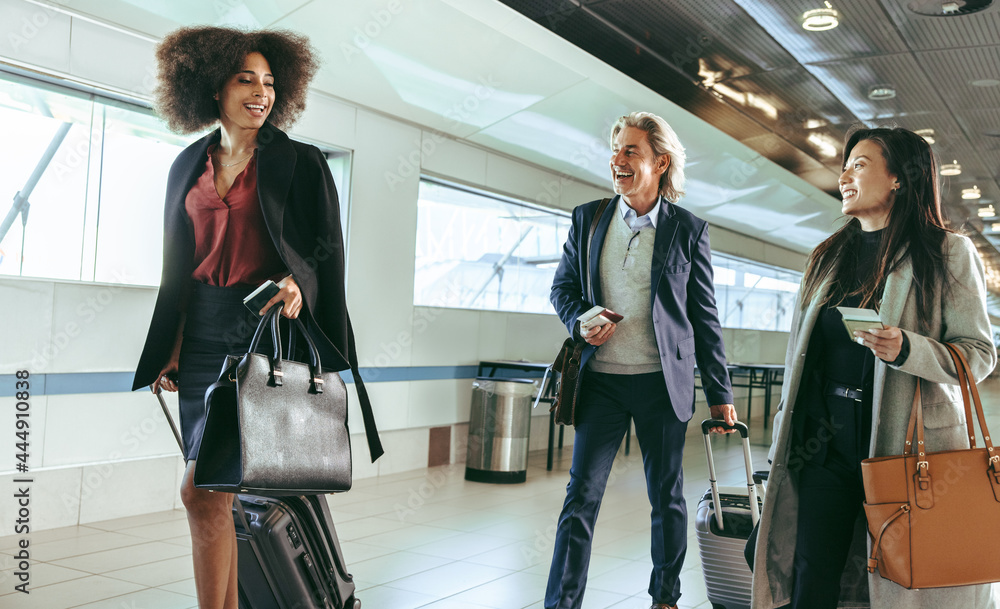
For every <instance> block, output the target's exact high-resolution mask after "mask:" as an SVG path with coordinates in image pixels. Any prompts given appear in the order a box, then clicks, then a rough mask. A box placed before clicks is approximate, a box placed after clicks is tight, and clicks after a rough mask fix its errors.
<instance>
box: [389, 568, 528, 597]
mask: <svg viewBox="0 0 1000 609" xmlns="http://www.w3.org/2000/svg"><path fill="white" fill-rule="evenodd" d="M456 562H460V561H456ZM441 566H442V567H443V566H445V565H441ZM484 566H487V565H484ZM493 568H494V569H502V567H493ZM504 570H505V571H506V570H507V569H504ZM512 574H513V573H504V574H503V575H501V576H500V577H495V578H493V579H491V580H488V581H484V582H480V583H478V584H476V585H475V586H472V587H471V588H465V589H463V590H459V591H458V592H455V593H454V594H449V595H448V596H442V597H440V598H437V599H435V600H433V601H431V602H429V603H427V604H426V605H417V607H416V608H415V609H420V607H427V606H429V605H433V604H434V603H439V602H441V601H444V600H448V599H449V598H454V597H456V596H458V595H460V594H465V593H466V592H468V591H469V590H475V589H476V588H479V587H481V586H485V585H487V584H491V583H493V582H495V581H497V580H500V579H503V578H505V577H507V576H508V575H512ZM404 592H409V590H404ZM497 609H499V608H497Z"/></svg>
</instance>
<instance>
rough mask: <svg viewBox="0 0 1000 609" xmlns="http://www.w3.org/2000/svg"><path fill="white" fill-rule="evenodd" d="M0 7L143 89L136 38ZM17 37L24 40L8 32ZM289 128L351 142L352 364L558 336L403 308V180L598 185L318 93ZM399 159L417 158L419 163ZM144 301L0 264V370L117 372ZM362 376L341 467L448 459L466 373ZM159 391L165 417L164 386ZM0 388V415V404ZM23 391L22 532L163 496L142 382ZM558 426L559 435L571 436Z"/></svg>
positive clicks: (59, 50) (128, 85) (775, 358)
mask: <svg viewBox="0 0 1000 609" xmlns="http://www.w3.org/2000/svg"><path fill="white" fill-rule="evenodd" d="M0 13H2V14H3V15H4V19H3V20H2V21H0V60H2V59H4V58H6V59H7V60H12V61H14V62H18V63H21V64H24V65H31V66H35V67H38V68H39V69H41V70H43V71H49V72H55V73H64V74H69V75H72V76H74V77H77V78H80V79H84V80H89V81H94V82H96V83H98V84H101V85H105V86H109V87H114V88H119V89H124V90H128V91H131V92H134V93H136V94H139V95H148V93H149V90H150V87H151V84H152V83H151V78H150V75H151V74H152V73H153V72H152V66H153V59H152V48H153V44H152V43H151V42H148V41H145V40H141V39H137V38H134V37H132V36H129V35H127V34H122V33H119V32H114V31H99V30H100V29H101V28H99V26H96V25H94V24H92V23H88V22H84V21H81V20H79V19H75V18H70V17H68V16H66V15H63V14H59V13H53V12H50V11H46V10H45V9H42V8H40V7H38V6H37V5H33V4H29V3H27V2H23V1H21V0H0ZM33 20H34V22H35V23H40V22H41V21H43V20H44V21H45V26H44V27H41V28H36V30H37V31H35V33H34V34H33V35H32V36H30V37H26V36H24V34H25V33H26V32H28V33H30V32H31V29H30V28H27V29H26V26H25V25H24V24H25V23H29V24H30V23H32V22H33ZM95 28H97V29H96V30H95ZM18 36H20V37H21V39H22V40H23V42H21V43H18V38H17V37H18ZM294 133H295V134H298V135H300V136H301V137H306V138H308V139H310V140H313V141H320V142H325V143H328V144H331V145H334V146H339V147H344V148H348V149H352V150H353V151H354V156H353V163H354V165H353V178H352V185H353V186H352V188H353V192H352V193H351V195H352V196H351V210H350V222H349V244H350V251H349V253H348V302H349V306H350V310H351V314H352V318H353V322H354V328H355V333H356V335H357V340H358V351H359V354H360V358H361V365H362V367H365V366H367V365H373V362H376V361H377V362H379V363H380V364H384V363H385V362H386V361H388V362H389V363H388V364H387V365H388V366H392V367H396V366H438V365H474V364H476V363H478V362H479V361H480V360H483V359H526V360H536V361H545V360H550V359H551V358H552V357H553V355H554V354H555V352H556V350H557V348H558V346H559V345H560V344H561V343H562V341H563V339H564V338H565V336H564V335H565V330H564V328H563V327H562V325H561V324H560V323H559V321H558V320H557V318H556V317H555V316H554V315H529V314H512V313H496V312H478V311H462V310H442V309H428V308H426V307H414V306H413V304H412V303H413V273H414V251H415V230H416V215H417V209H416V202H417V189H418V183H419V176H420V174H421V172H428V173H432V174H435V175H438V176H443V177H447V178H451V179H454V180H458V181H461V182H465V183H468V184H473V185H478V186H482V187H485V188H488V189H491V190H495V191H498V192H503V193H507V194H511V195H515V196H518V197H521V198H524V199H527V200H531V201H539V200H540V199H541V200H545V201H553V203H554V204H555V205H558V206H559V207H562V208H564V209H570V208H572V207H573V206H575V205H577V204H580V203H583V202H586V201H589V200H593V199H596V198H600V197H602V196H605V195H606V194H607V190H606V189H605V188H604V187H597V186H594V185H590V184H585V183H582V182H579V181H577V180H572V179H567V178H565V177H563V176H561V175H559V174H556V173H553V172H551V171H547V170H545V169H544V168H540V167H537V166H532V165H528V164H525V163H522V162H520V161H518V160H516V159H511V158H508V157H506V156H503V155H499V154H495V153H492V152H490V151H487V150H485V149H483V148H481V147H478V146H473V145H469V144H467V143H463V142H459V141H455V140H452V139H447V138H443V137H442V136H440V135H438V134H436V133H432V132H430V131H426V130H421V128H420V127H419V126H415V125H412V124H409V123H405V122H402V121H399V120H396V119H394V118H392V117H387V116H384V115H381V114H379V113H375V112H372V111H370V110H368V109H365V108H362V107H356V106H354V105H352V104H350V103H347V102H344V101H342V100H337V99H333V98H330V97H327V96H321V95H314V96H312V98H311V99H310V102H309V106H308V110H307V112H306V113H305V115H304V116H303V118H302V120H301V121H300V122H299V124H298V126H297V128H296V129H295V130H294ZM421 144H423V145H421ZM407 159H419V167H414V166H413V165H412V163H411V162H410V161H409V160H407ZM711 234H712V238H713V247H714V248H715V249H717V250H719V251H723V252H727V253H732V254H736V255H740V256H745V257H748V258H752V259H756V260H761V261H764V262H769V263H772V264H780V265H782V266H787V267H791V268H801V264H802V257H801V256H800V255H798V254H794V253H792V252H788V251H785V250H781V249H780V248H775V247H773V246H770V245H768V244H766V243H763V242H760V241H757V240H754V239H749V238H746V237H743V236H741V235H738V234H736V233H733V232H731V231H726V230H724V229H718V228H713V229H712V233H711ZM154 299H155V289H150V288H140V287H122V286H115V285H103V284H81V283H75V282H65V281H49V280H34V279H20V278H2V279H0V318H2V319H4V320H5V329H4V337H3V341H2V347H0V375H3V374H11V373H13V372H14V371H15V370H20V369H27V370H30V371H31V372H32V373H35V374H38V373H81V372H123V371H131V370H132V369H133V367H134V365H135V362H136V361H137V360H138V356H139V352H140V350H141V347H142V342H143V340H144V338H145V333H146V330H147V327H148V322H149V318H150V314H151V312H152V307H153V302H154ZM725 336H726V342H727V352H728V355H730V357H731V358H733V360H734V361H746V362H754V361H763V362H781V361H782V359H783V356H784V350H785V345H784V342H785V340H786V336H785V334H784V333H771V332H745V331H733V330H726V332H725ZM380 355H381V356H382V357H379V356H380ZM376 358H378V359H376ZM368 386H369V391H370V393H371V397H372V401H373V403H374V405H375V410H376V417H377V419H378V423H379V426H380V429H381V431H382V438H383V443H384V444H385V446H386V455H385V456H384V457H383V458H382V459H381V460H379V461H378V462H377V463H376V464H371V463H370V462H369V459H368V456H367V447H366V444H365V441H364V435H363V433H362V432H363V428H362V424H361V416H360V411H359V410H358V408H357V405H356V401H355V402H353V403H352V408H351V414H350V417H351V422H352V430H353V432H354V435H353V436H352V442H353V447H354V464H355V477H357V478H362V477H369V476H376V475H382V474H388V473H393V472H398V471H402V470H406V469H413V468H419V467H423V466H425V465H426V463H427V455H428V442H429V440H428V436H429V428H430V427H437V426H452V427H453V433H452V438H453V442H452V444H453V446H452V454H453V456H454V459H455V460H456V461H459V462H460V461H463V460H464V452H463V448H462V447H463V446H464V444H463V443H464V435H465V434H466V433H467V432H466V426H465V425H464V424H463V423H464V422H466V421H468V416H469V404H470V397H471V382H470V380H468V379H461V380H441V381H415V382H373V383H370V384H369V385H368ZM169 398H170V403H171V406H172V407H173V408H174V409H175V414H176V404H175V400H174V399H173V396H169ZM353 398H354V396H353V394H352V400H353ZM0 401H2V403H3V404H4V411H5V412H10V410H8V408H7V405H8V404H12V400H11V399H10V398H2V399H0ZM31 404H32V410H31V424H32V427H31V432H32V435H31V442H32V444H31V460H30V464H31V469H32V473H33V475H34V476H35V480H36V484H35V488H36V489H39V490H38V493H37V494H36V496H35V503H34V506H35V507H34V511H33V512H32V519H33V530H38V529H44V528H51V527H59V526H67V525H73V524H77V523H85V522H92V521H96V520H103V519H107V518H115V517H120V516H127V515H132V514H139V513H145V512H152V511H157V510H163V509H169V508H172V507H175V506H178V505H179V501H178V498H177V493H176V488H177V486H178V484H179V480H180V477H179V476H180V471H181V468H182V463H181V459H180V457H179V456H177V454H176V453H177V449H176V445H175V444H174V440H173V437H172V436H171V434H170V432H169V429H168V428H167V426H166V424H165V423H164V421H163V418H162V415H161V413H160V412H159V407H158V405H157V403H156V400H155V399H154V398H153V397H152V396H151V395H149V394H147V393H146V392H138V393H135V394H132V393H122V392H114V393H90V394H80V395H47V396H39V397H35V398H33V399H32V401H31ZM532 428H533V429H532V440H531V446H532V448H543V447H544V446H545V439H546V438H545V435H546V433H547V416H545V415H542V416H537V417H535V418H534V420H533V424H532ZM567 440H568V441H569V442H572V437H571V434H568V436H567ZM13 453H14V447H13V434H12V433H5V434H0V455H6V456H8V458H7V459H4V460H2V461H0V485H2V484H7V485H8V487H9V486H10V485H11V484H10V479H12V478H14V477H15V475H14V474H13V473H11V472H6V473H4V472H3V471H2V470H4V469H6V468H8V467H12V460H11V459H10V458H9V456H10V455H12V454H13ZM13 518H14V515H13V514H11V513H10V511H3V512H2V513H0V528H4V529H7V530H11V529H10V527H12V526H13V524H12V519H13Z"/></svg>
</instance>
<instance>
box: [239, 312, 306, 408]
mask: <svg viewBox="0 0 1000 609" xmlns="http://www.w3.org/2000/svg"><path fill="white" fill-rule="evenodd" d="M283 308H284V303H278V304H276V305H275V306H273V307H271V308H270V309H269V310H268V311H267V313H265V314H264V316H263V317H262V318H261V320H260V323H259V324H257V330H256V331H255V332H254V334H253V339H251V341H250V352H251V353H252V352H255V351H257V344H258V343H259V342H260V338H261V336H262V335H263V333H264V328H265V327H267V326H270V329H271V341H272V343H273V347H274V349H273V350H272V353H271V356H270V357H269V358H268V359H269V360H270V364H271V378H272V380H273V381H274V385H275V386H276V387H280V386H281V384H282V383H281V379H282V377H283V376H284V373H283V372H282V370H281V363H282V359H281V332H280V331H279V328H278V321H279V319H280V317H279V315H280V314H281V310H282V309H283ZM291 321H292V324H291V326H290V327H289V330H288V332H289V341H291V339H292V332H293V330H292V327H295V328H297V329H298V330H299V332H300V333H301V334H302V336H303V338H304V339H305V341H306V345H307V346H308V348H309V373H310V377H311V389H312V391H313V392H315V393H323V366H322V363H321V362H320V357H319V349H317V348H316V343H315V342H314V341H313V339H312V337H311V336H309V333H308V332H306V327H305V325H304V324H303V323H302V321H301V320H300V319H293V320H291ZM289 355H291V354H289Z"/></svg>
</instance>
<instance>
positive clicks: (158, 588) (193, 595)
mask: <svg viewBox="0 0 1000 609" xmlns="http://www.w3.org/2000/svg"><path fill="white" fill-rule="evenodd" d="M189 579H190V580H191V581H194V578H193V577H188V578H185V579H182V580H179V581H176V582H170V583H167V584H160V585H159V586H151V588H156V589H157V590H163V591H164V592H173V593H174V594H180V595H181V596H189V597H191V598H193V599H195V606H197V600H198V596H197V591H196V593H195V594H185V593H184V592H175V591H173V590H167V589H166V588H164V587H163V586H173V585H174V584H177V583H180V582H186V581H187V580H189Z"/></svg>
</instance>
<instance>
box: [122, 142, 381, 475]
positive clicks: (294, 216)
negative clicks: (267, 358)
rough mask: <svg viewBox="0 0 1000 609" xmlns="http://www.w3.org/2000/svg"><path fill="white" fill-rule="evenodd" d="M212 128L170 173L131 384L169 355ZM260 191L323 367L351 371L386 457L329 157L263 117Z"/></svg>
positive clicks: (152, 376) (376, 451)
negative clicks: (360, 344)
mask: <svg viewBox="0 0 1000 609" xmlns="http://www.w3.org/2000/svg"><path fill="white" fill-rule="evenodd" d="M219 137H220V132H219V130H218V129H217V130H215V131H214V132H212V133H210V134H208V135H206V136H205V137H203V138H201V139H199V140H198V141H196V142H194V143H193V144H191V145H190V146H188V147H187V148H185V149H184V150H183V151H182V152H181V153H180V154H179V155H178V156H177V159H176V160H175V161H174V163H173V165H172V166H171V168H170V174H169V177H168V179H167V196H166V202H165V205H164V218H163V273H162V275H161V278H160V291H159V293H158V294H157V297H156V306H155V308H154V309H153V318H152V321H151V322H150V326H149V333H148V334H147V336H146V343H145V346H144V347H143V350H142V355H141V357H140V358H139V364H138V366H137V367H136V372H135V377H134V381H133V384H132V389H133V390H135V389H138V388H140V387H145V386H147V385H150V384H151V383H153V381H155V380H156V376H157V374H159V372H160V370H162V369H163V366H164V365H165V364H166V362H167V360H168V359H169V357H170V353H171V350H172V349H173V346H174V340H175V338H176V336H177V327H178V324H179V323H180V314H181V311H180V310H179V308H178V303H180V302H182V301H183V297H184V292H185V290H186V286H187V284H188V282H189V281H190V280H191V273H192V272H193V271H194V232H193V228H192V226H191V220H190V218H189V217H188V214H187V211H186V210H185V209H184V201H185V199H186V197H187V194H188V191H190V190H191V188H192V187H193V186H194V184H195V182H197V180H198V178H199V177H200V176H201V173H202V171H203V170H204V166H205V155H206V154H207V152H208V147H209V146H210V145H211V144H213V143H215V142H218V141H219ZM257 142H258V145H259V151H258V160H257V192H258V195H259V198H260V205H261V210H262V211H263V214H264V221H265V224H266V225H267V231H268V233H269V234H270V236H271V239H272V240H273V242H274V246H275V248H276V249H277V251H278V254H279V255H280V256H281V260H282V261H283V262H284V263H285V265H286V266H287V268H288V270H289V271H291V273H292V275H293V276H294V278H295V281H296V282H297V283H298V285H299V288H300V289H301V290H302V299H303V302H304V306H303V308H302V312H301V313H300V319H302V321H303V323H304V324H305V326H306V329H307V331H308V332H309V335H310V336H311V337H312V338H313V340H314V341H315V342H316V346H317V348H318V349H319V352H320V357H321V359H322V362H323V367H324V368H328V369H332V370H344V369H347V368H350V369H351V373H352V374H353V376H354V384H355V387H356V389H357V392H358V398H359V401H360V403H361V412H362V415H363V418H364V424H365V432H366V434H367V438H368V448H369V451H370V453H371V457H372V461H375V460H376V459H378V457H379V456H381V455H382V452H383V450H382V444H381V442H380V441H379V437H378V431H377V429H376V427H375V417H374V414H373V413H372V407H371V401H370V399H369V397H368V392H367V390H366V389H365V385H364V381H363V380H362V379H361V374H360V372H359V371H358V356H357V350H356V348H355V342H354V330H353V328H352V327H351V319H350V316H349V315H348V312H347V296H346V293H345V289H344V278H345V271H344V243H343V231H342V229H341V225H340V202H339V200H338V197H337V188H336V186H335V184H334V182H333V176H332V174H331V173H330V168H329V165H327V161H326V157H325V156H324V155H323V153H322V152H320V150H319V149H318V148H316V147H315V146H312V145H310V144H304V143H302V142H296V141H294V140H292V139H289V137H288V136H287V135H286V134H285V133H284V132H283V131H281V130H280V129H278V128H276V127H274V126H272V125H271V124H270V123H265V124H264V126H263V127H262V128H261V129H260V131H259V132H258V135H257Z"/></svg>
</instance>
